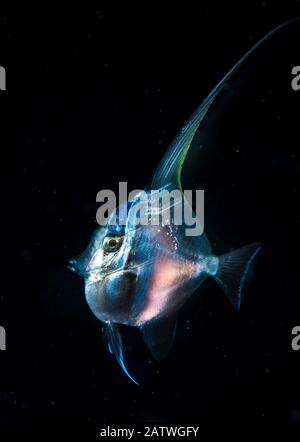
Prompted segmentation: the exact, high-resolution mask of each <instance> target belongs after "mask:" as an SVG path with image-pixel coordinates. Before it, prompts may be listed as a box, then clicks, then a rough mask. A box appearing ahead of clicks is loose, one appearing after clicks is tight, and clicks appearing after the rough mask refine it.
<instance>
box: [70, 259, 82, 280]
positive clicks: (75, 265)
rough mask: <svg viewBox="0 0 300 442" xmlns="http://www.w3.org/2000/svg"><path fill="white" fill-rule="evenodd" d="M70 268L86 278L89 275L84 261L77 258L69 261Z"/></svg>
mask: <svg viewBox="0 0 300 442" xmlns="http://www.w3.org/2000/svg"><path fill="white" fill-rule="evenodd" d="M68 263H69V264H68V269H69V270H71V272H74V273H77V275H79V276H81V277H82V278H85V277H86V276H87V272H86V269H84V268H83V266H82V263H81V262H80V260H78V259H77V258H71V259H69V261H68Z"/></svg>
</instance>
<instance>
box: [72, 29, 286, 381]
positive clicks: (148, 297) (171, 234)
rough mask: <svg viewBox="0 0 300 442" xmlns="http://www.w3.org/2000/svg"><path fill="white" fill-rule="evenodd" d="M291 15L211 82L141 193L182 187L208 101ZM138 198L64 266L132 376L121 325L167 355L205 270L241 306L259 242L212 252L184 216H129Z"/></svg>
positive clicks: (155, 354) (133, 213) (155, 353)
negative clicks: (189, 231)
mask: <svg viewBox="0 0 300 442" xmlns="http://www.w3.org/2000/svg"><path fill="white" fill-rule="evenodd" d="M293 23H294V22H293V21H290V22H287V23H284V24H282V25H280V26H278V27H277V28H275V29H274V30H273V31H271V32H269V33H268V34H267V35H266V36H265V37H263V38H262V39H261V40H260V41H259V42H258V43H256V44H255V45H254V46H253V47H252V48H251V49H250V50H249V51H248V52H247V53H246V54H245V55H244V56H243V57H242V58H241V59H240V60H239V61H238V62H237V63H236V65H235V66H234V67H233V68H232V69H230V71H229V72H228V73H227V74H226V75H225V77H224V78H223V79H222V80H221V81H220V82H219V83H218V84H217V85H216V86H215V87H214V89H213V90H212V91H211V92H210V94H209V95H208V96H207V98H206V99H205V100H204V101H203V102H202V103H201V104H200V106H199V107H198V108H197V109H196V111H195V112H194V113H193V114H192V116H191V118H190V119H189V120H188V122H187V123H186V124H185V126H184V127H183V128H182V130H181V131H180V132H179V134H178V135H177V136H176V138H175V139H174V141H173V142H172V143H171V145H170V146H169V148H168V150H167V152H166V153H165V155H164V157H163V158H162V160H161V162H160V163H159V165H158V167H157V169H156V171H155V173H154V175H153V178H152V181H151V183H150V185H149V186H148V187H146V188H145V193H146V194H147V195H150V194H151V192H153V190H154V191H159V190H161V189H168V190H174V189H179V190H180V191H181V192H182V193H183V188H182V187H183V185H182V173H183V171H184V168H185V165H186V158H187V156H188V155H191V154H193V152H194V151H198V150H199V149H201V145H200V146H199V143H197V142H196V141H197V140H196V138H197V137H198V136H199V134H201V129H202V123H203V121H204V120H205V117H206V115H207V114H208V112H209V110H210V108H211V106H212V104H213V103H214V102H215V100H216V99H217V98H218V96H219V95H220V94H221V92H222V91H224V90H226V88H227V87H228V84H229V83H230V81H231V79H232V78H233V76H235V77H237V78H238V73H239V70H240V69H243V66H244V64H245V61H246V60H248V59H250V58H251V57H252V55H253V54H255V53H256V52H257V51H260V49H261V48H262V47H263V46H264V44H265V43H266V42H268V41H269V40H270V39H272V38H273V36H274V35H276V34H277V33H279V32H280V31H281V30H282V29H284V28H287V27H289V26H290V25H291V24H293ZM139 203H140V199H139V195H136V196H135V197H134V198H133V199H132V200H131V201H128V202H127V201H126V202H124V203H122V204H121V205H120V206H119V207H118V208H117V209H116V211H115V213H114V214H113V215H114V219H115V222H114V223H111V222H107V224H106V225H104V226H100V227H98V228H97V230H96V231H95V233H94V234H93V236H92V238H91V241H90V243H89V245H88V247H87V249H86V250H85V251H84V252H83V253H82V254H81V255H79V257H76V258H73V259H71V260H70V261H69V267H70V269H71V270H72V271H74V272H76V273H77V274H79V275H80V276H81V277H82V278H83V279H84V282H85V297H86V301H87V303H88V305H89V307H90V309H91V311H92V312H93V314H94V315H95V316H96V317H97V318H98V319H99V320H100V321H101V322H102V323H103V327H104V337H105V341H106V343H107V347H108V350H109V351H110V353H112V354H113V355H114V356H115V357H116V359H117V361H118V363H119V365H120V366H121V368H122V369H123V371H124V373H125V374H126V375H127V376H128V378H129V379H131V381H133V382H134V383H136V384H138V382H137V380H136V379H135V378H134V377H133V376H132V375H131V374H130V373H129V371H128V369H127V367H126V364H125V360H124V346H123V341H122V336H121V331H120V326H123V325H125V326H130V327H136V328H137V329H139V330H140V332H141V334H142V337H143V340H144V342H145V344H146V346H147V348H148V349H149V351H150V353H151V354H152V356H153V357H154V358H155V359H156V360H162V359H164V358H166V357H167V355H168V354H169V352H170V349H171V347H172V345H173V341H174V337H175V333H176V324H177V316H178V313H179V311H180V308H181V307H182V306H183V305H184V304H185V303H186V301H187V300H188V299H189V298H190V297H191V296H192V294H193V293H194V292H195V291H196V290H197V289H199V287H200V286H201V285H202V284H203V282H204V281H205V280H206V279H207V278H213V279H214V280H215V281H216V283H217V284H218V285H219V286H220V288H221V289H222V290H223V291H224V293H225V295H226V296H227V298H228V299H229V301H230V303H231V304H232V305H233V307H234V308H235V309H236V310H239V309H240V306H241V302H242V298H243V294H244V291H245V290H244V288H245V281H246V279H247V277H248V275H249V269H250V268H251V266H252V263H253V261H254V259H255V257H256V256H257V255H258V253H259V251H260V250H261V247H262V246H261V244H260V243H259V242H255V243H251V244H249V245H245V246H243V247H240V248H238V249H236V250H233V251H228V253H225V254H221V255H217V254H215V253H214V252H213V250H212V246H211V244H210V242H209V239H208V238H207V236H206V233H205V232H203V233H202V234H201V235H197V236H188V235H186V227H187V226H186V225H185V223H184V222H183V224H182V225H177V224H175V223H174V222H172V221H171V222H169V223H168V224H164V223H159V224H157V225H152V224H151V223H148V224H145V225H141V224H139V223H135V222H134V221H135V219H134V218H135V216H136V214H137V211H136V206H137V204H139ZM124 213H125V214H126V215H125V222H124V223H120V217H121V215H120V214H123V215H124ZM123 215H122V216H123ZM150 215H151V214H150ZM197 293H200V290H197Z"/></svg>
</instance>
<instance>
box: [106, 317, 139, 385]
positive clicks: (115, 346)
mask: <svg viewBox="0 0 300 442" xmlns="http://www.w3.org/2000/svg"><path fill="white" fill-rule="evenodd" d="M103 333H104V340H105V342H106V344H107V347H108V350H109V351H110V353H111V354H113V355H114V356H115V357H116V359H117V361H118V363H119V364H120V366H121V368H122V370H123V371H124V373H125V374H126V375H127V376H128V377H129V379H130V380H131V381H132V382H134V383H135V384H136V385H139V384H138V383H137V382H136V380H135V379H133V377H132V376H131V375H130V374H129V372H128V370H127V368H126V366H125V363H124V354H123V343H122V337H121V334H120V331H119V327H118V325H117V324H111V323H107V324H105V326H104V329H103Z"/></svg>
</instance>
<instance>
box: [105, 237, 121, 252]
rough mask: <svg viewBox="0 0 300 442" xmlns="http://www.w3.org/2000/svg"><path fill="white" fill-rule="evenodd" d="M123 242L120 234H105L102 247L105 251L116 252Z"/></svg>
mask: <svg viewBox="0 0 300 442" xmlns="http://www.w3.org/2000/svg"><path fill="white" fill-rule="evenodd" d="M122 242H123V237H122V236H116V235H114V236H106V237H105V238H104V240H103V244H102V247H103V249H104V250H105V252H116V251H117V250H119V248H120V247H121V244H122Z"/></svg>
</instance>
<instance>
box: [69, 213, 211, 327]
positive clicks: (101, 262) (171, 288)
mask: <svg viewBox="0 0 300 442" xmlns="http://www.w3.org/2000/svg"><path fill="white" fill-rule="evenodd" d="M130 210H133V207H132V208H131V209H130ZM128 219H130V211H129V214H128ZM185 227H186V226H185V225H183V226H177V225H174V224H171V225H167V226H162V225H158V226H151V225H149V226H143V225H137V226H135V225H132V224H130V225H129V223H127V225H126V226H125V233H124V239H123V242H122V245H121V247H120V249H119V250H118V251H117V252H116V253H110V252H105V251H104V250H103V248H102V241H103V238H105V237H107V235H109V232H110V226H107V227H106V228H102V227H101V228H99V229H98V230H97V231H96V233H95V234H94V236H93V239H92V241H91V243H90V244H89V246H88V248H87V249H86V251H85V252H84V253H83V254H82V255H81V256H80V257H79V258H77V259H76V260H72V264H73V266H75V267H76V269H77V272H78V273H79V274H81V275H83V277H84V278H85V293H86V299H87V302H88V304H89V306H90V308H91V310H92V311H93V313H94V314H95V315H96V316H97V318H98V319H100V320H101V321H103V322H109V323H122V324H126V325H132V326H136V325H138V326H141V325H143V324H144V323H146V322H147V321H151V320H153V319H157V318H158V317H161V316H162V317H163V316H164V315H165V314H168V315H169V314H170V313H173V312H176V310H177V309H178V308H179V307H180V306H181V305H182V303H183V302H184V301H185V300H186V297H187V296H189V295H190V294H191V293H192V292H193V291H194V290H195V288H196V287H197V286H199V285H200V284H201V282H202V281H204V279H205V278H206V277H207V276H209V275H210V274H213V273H212V272H213V269H214V272H216V269H217V262H218V258H217V257H215V256H213V255H211V254H210V246H209V243H208V240H207V239H206V237H205V235H202V236H200V237H187V236H186V235H185Z"/></svg>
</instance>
